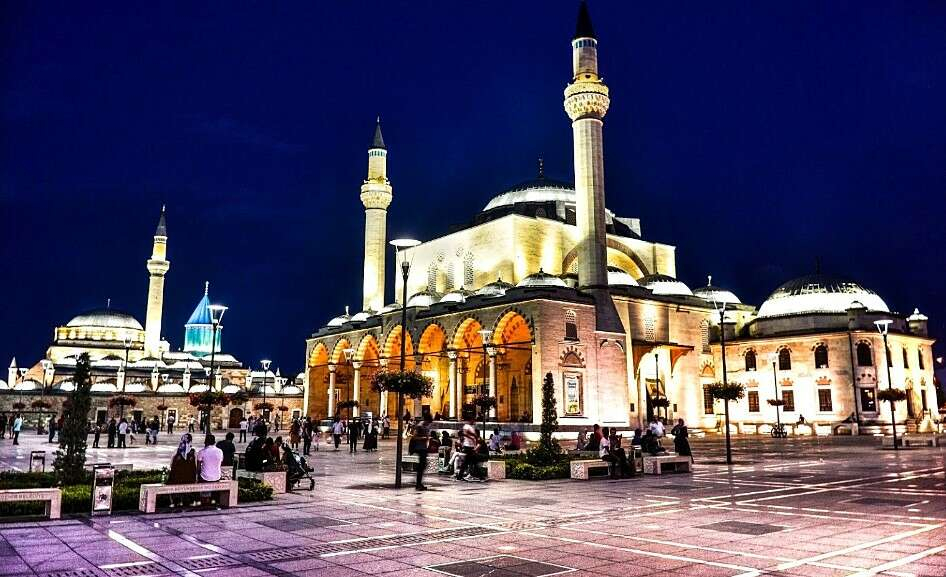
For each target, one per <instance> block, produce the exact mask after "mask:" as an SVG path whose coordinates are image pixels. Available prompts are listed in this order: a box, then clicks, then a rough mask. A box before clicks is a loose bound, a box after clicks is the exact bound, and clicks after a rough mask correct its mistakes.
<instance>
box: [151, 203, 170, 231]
mask: <svg viewBox="0 0 946 577" xmlns="http://www.w3.org/2000/svg"><path fill="white" fill-rule="evenodd" d="M167 235H168V225H167V217H166V216H165V205H163V204H162V205H161V216H160V217H158V226H157V227H156V228H155V229H154V236H167Z"/></svg>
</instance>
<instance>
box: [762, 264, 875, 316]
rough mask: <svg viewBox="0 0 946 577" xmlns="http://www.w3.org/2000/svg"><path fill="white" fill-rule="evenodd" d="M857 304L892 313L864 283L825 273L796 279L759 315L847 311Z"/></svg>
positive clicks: (772, 297)
mask: <svg viewBox="0 0 946 577" xmlns="http://www.w3.org/2000/svg"><path fill="white" fill-rule="evenodd" d="M855 303H860V304H862V305H864V306H865V307H866V308H867V310H869V311H882V312H890V309H888V308H887V303H885V302H884V301H883V299H881V298H880V296H878V295H877V293H875V292H874V291H872V290H870V289H867V288H864V287H863V286H861V285H860V284H858V283H856V282H853V281H850V280H845V279H840V278H836V277H832V276H828V275H823V274H813V275H808V276H803V277H798V278H796V279H792V280H790V281H788V282H787V283H785V284H783V285H782V286H780V287H778V288H777V289H775V291H774V292H773V293H772V294H771V295H769V298H767V299H766V300H765V302H764V303H762V306H761V307H759V318H765V317H778V316H783V315H798V314H806V313H843V312H845V311H847V310H848V309H849V308H851V306H852V305H854V304H855Z"/></svg>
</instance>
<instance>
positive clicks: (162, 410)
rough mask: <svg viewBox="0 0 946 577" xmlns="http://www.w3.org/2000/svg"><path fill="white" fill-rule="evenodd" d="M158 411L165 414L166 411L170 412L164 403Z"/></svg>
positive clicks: (159, 406)
mask: <svg viewBox="0 0 946 577" xmlns="http://www.w3.org/2000/svg"><path fill="white" fill-rule="evenodd" d="M157 409H158V410H159V411H161V412H164V411H166V410H168V406H167V405H165V404H164V403H161V404H160V405H158V406H157Z"/></svg>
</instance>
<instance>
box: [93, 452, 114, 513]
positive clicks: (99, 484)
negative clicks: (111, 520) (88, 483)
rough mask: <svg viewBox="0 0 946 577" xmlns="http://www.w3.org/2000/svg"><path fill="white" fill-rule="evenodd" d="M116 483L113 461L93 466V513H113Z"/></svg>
mask: <svg viewBox="0 0 946 577" xmlns="http://www.w3.org/2000/svg"><path fill="white" fill-rule="evenodd" d="M114 483H115V468H114V467H112V465H111V463H104V464H101V465H95V466H93V467H92V514H93V515H111V514H112V486H113V485H114Z"/></svg>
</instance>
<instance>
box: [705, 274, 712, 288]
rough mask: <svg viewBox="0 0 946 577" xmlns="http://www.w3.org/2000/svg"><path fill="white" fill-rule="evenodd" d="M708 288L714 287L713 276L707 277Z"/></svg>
mask: <svg viewBox="0 0 946 577" xmlns="http://www.w3.org/2000/svg"><path fill="white" fill-rule="evenodd" d="M706 286H713V275H711V274H708V275H706Z"/></svg>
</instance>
